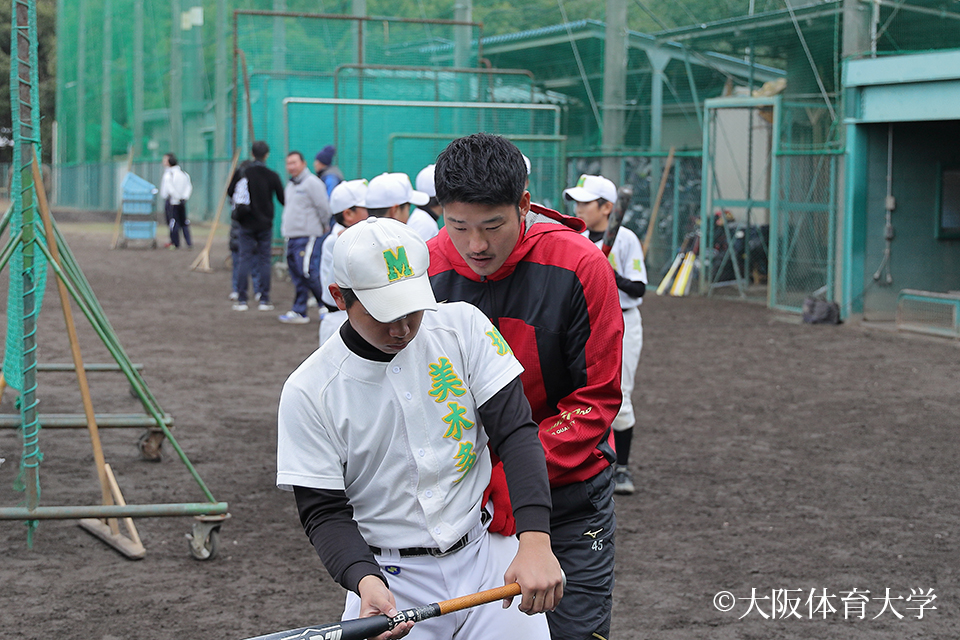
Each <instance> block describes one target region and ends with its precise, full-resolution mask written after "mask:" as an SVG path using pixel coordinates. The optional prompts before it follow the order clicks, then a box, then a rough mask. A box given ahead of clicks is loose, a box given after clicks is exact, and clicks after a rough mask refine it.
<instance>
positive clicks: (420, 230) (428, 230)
mask: <svg viewBox="0 0 960 640" xmlns="http://www.w3.org/2000/svg"><path fill="white" fill-rule="evenodd" d="M407 226H408V227H410V228H411V229H413V230H414V231H416V232H417V234H418V235H419V236H420V237H421V238H423V241H424V242H426V241H427V240H429V239H430V238H432V237H434V236H435V235H437V234H438V233H440V227H439V226H438V225H437V221H436V220H434V219H433V216H432V215H430V214H429V213H427V212H426V211H424V210H423V209H420V208H419V207H414V208H413V211H411V212H410V217H409V218H407Z"/></svg>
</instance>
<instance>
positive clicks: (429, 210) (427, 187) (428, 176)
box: [410, 164, 443, 237]
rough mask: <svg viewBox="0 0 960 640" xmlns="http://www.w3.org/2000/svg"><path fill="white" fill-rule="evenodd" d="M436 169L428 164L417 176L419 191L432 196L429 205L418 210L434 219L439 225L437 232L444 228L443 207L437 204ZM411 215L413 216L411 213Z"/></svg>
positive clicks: (421, 206)
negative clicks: (434, 174)
mask: <svg viewBox="0 0 960 640" xmlns="http://www.w3.org/2000/svg"><path fill="white" fill-rule="evenodd" d="M435 167H436V165H432V164H428V165H427V166H425V167H424V168H423V169H420V173H418V174H417V179H416V189H417V191H422V192H423V193H425V194H427V195H428V196H430V201H429V202H427V204H424V205H420V206H419V207H417V208H418V209H420V210H421V211H424V212H426V214H427V215H429V216H430V217H431V218H433V221H434V223H435V224H436V225H437V230H438V231H439V229H440V227H442V226H443V207H441V206H440V203H439V202H437V188H436V187H435V186H433V170H434V168H435ZM410 215H413V214H412V213H411V214H410ZM431 237H432V236H431Z"/></svg>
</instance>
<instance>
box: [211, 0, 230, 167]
mask: <svg viewBox="0 0 960 640" xmlns="http://www.w3.org/2000/svg"><path fill="white" fill-rule="evenodd" d="M215 24H216V30H217V43H216V44H217V59H216V63H215V64H216V67H215V69H214V82H213V84H214V94H215V95H214V104H213V113H214V119H215V120H216V122H215V124H214V127H215V130H214V137H215V140H214V146H213V153H214V155H215V156H216V157H217V158H223V157H225V156H226V155H227V128H226V123H227V0H217V21H216V23H215Z"/></svg>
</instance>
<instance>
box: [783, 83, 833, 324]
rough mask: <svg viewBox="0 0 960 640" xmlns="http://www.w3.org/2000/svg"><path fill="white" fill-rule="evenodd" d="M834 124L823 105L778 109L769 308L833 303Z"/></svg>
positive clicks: (789, 104)
mask: <svg viewBox="0 0 960 640" xmlns="http://www.w3.org/2000/svg"><path fill="white" fill-rule="evenodd" d="M837 122H838V120H836V119H835V118H834V114H833V113H832V112H831V111H830V109H829V108H828V107H827V106H826V105H824V103H822V102H815V103H812V104H811V103H803V102H790V101H784V102H782V103H781V111H780V137H779V151H778V153H777V155H776V159H775V162H776V163H777V176H778V180H777V181H778V187H777V190H776V193H775V195H776V202H775V203H774V206H775V207H776V212H777V215H776V228H775V229H773V232H772V233H771V234H770V242H771V243H772V244H771V247H770V253H771V256H772V260H771V263H774V262H775V265H776V266H775V268H774V269H772V270H771V276H772V277H771V278H770V280H769V286H770V296H769V297H770V303H771V306H774V307H777V308H782V309H787V310H794V311H795V310H799V309H800V308H801V307H802V305H803V300H804V298H806V297H808V296H810V295H812V294H814V293H818V292H819V293H820V294H821V295H823V296H824V297H825V298H827V299H833V294H834V285H835V278H836V272H835V264H836V255H835V246H836V225H837V207H838V202H839V194H838V193H837V176H838V175H839V170H840V163H841V159H842V155H841V154H842V151H841V147H840V145H841V143H840V141H839V132H838V131H837V128H838V127H837V125H836V123H837Z"/></svg>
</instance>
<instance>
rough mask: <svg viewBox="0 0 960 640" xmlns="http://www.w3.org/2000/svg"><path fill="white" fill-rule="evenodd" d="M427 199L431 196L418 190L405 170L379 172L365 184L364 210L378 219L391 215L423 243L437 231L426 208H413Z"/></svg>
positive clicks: (426, 201) (427, 200) (428, 200)
mask: <svg viewBox="0 0 960 640" xmlns="http://www.w3.org/2000/svg"><path fill="white" fill-rule="evenodd" d="M428 202H430V196H428V195H427V194H426V193H424V192H423V191H417V190H416V189H414V188H413V185H412V184H410V176H408V175H407V174H405V173H381V174H380V175H379V176H377V177H376V178H374V179H373V180H371V181H370V184H369V185H368V187H367V210H368V211H369V212H370V215H371V216H374V217H377V218H393V219H394V220H397V221H399V222H402V223H403V224H405V225H409V226H410V227H411V228H412V229H414V230H415V231H416V232H417V233H418V234H419V235H420V237H421V238H423V240H424V242H426V241H427V240H429V239H430V238H432V237H434V236H435V235H437V233H439V231H440V229H439V228H438V227H437V223H436V221H435V220H434V219H433V218H432V217H431V216H430V214H429V213H427V212H426V211H421V210H420V209H417V208H415V209H414V210H413V211H410V205H411V204H415V205H417V207H420V206H423V205H425V204H427V203H428Z"/></svg>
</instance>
